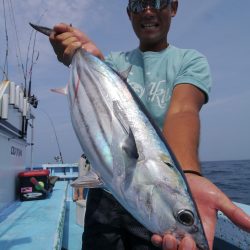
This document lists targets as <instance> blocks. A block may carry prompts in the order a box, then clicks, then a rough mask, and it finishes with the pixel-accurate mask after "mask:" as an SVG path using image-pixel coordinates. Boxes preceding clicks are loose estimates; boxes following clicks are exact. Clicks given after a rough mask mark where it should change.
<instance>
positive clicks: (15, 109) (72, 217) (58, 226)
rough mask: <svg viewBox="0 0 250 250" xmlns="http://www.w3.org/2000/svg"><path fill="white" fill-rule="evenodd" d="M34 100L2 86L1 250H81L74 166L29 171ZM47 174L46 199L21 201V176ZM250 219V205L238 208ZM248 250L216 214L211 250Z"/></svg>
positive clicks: (248, 238) (15, 87)
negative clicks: (51, 181)
mask: <svg viewBox="0 0 250 250" xmlns="http://www.w3.org/2000/svg"><path fill="white" fill-rule="evenodd" d="M36 106H37V100H36V98H35V96H34V95H31V94H30V91H26V88H25V87H24V86H23V85H22V84H17V83H14V82H12V81H10V80H8V79H7V77H6V79H5V80H3V81H1V83H0V159H1V160H0V249H1V250H9V249H11V250H24V249H25V250H29V249H30V250H31V249H32V250H33V249H36V250H48V249H56V250H66V249H68V250H79V249H81V238H82V233H83V230H84V229H83V228H84V215H85V209H86V200H78V201H76V202H73V199H72V195H73V189H72V187H71V185H70V183H71V182H72V181H73V180H74V179H75V178H76V177H77V176H78V163H73V164H72V163H69V164H60V163H56V164H42V165H41V166H32V165H31V166H27V164H26V161H25V158H26V153H27V152H26V151H27V149H28V147H32V146H33V142H32V141H31V142H28V141H27V133H28V130H29V129H30V130H31V131H32V127H33V122H34V119H35V116H34V114H33V112H32V109H33V108H36ZM26 170H32V171H34V170H35V171H41V170H49V171H50V175H51V176H57V177H59V181H57V182H56V183H55V185H54V187H53V191H52V192H50V194H48V196H47V197H46V198H45V199H39V200H36V199H34V200H30V201H23V202H22V201H20V199H19V197H20V193H19V192H17V190H20V189H19V184H20V178H19V177H18V176H19V173H20V172H23V171H26ZM236 205H237V206H239V207H241V208H242V209H243V210H244V211H245V212H246V213H248V214H249V215H250V206H249V205H246V204H241V203H236ZM237 249H238V250H239V249H241V250H250V234H249V233H246V232H244V231H242V230H241V229H239V228H238V227H237V226H235V225H234V224H232V223H231V222H230V220H229V219H228V218H227V217H226V216H225V215H223V214H222V213H220V212H219V213H218V223H217V228H216V235H215V244H214V250H237Z"/></svg>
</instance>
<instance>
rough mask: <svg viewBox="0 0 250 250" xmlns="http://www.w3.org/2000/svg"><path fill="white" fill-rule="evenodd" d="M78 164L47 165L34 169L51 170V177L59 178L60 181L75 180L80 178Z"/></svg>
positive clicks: (34, 168)
mask: <svg viewBox="0 0 250 250" xmlns="http://www.w3.org/2000/svg"><path fill="white" fill-rule="evenodd" d="M78 166H79V164H78V163H66V164H60V163H55V164H51V163H47V164H42V165H40V166H34V167H33V168H32V169H33V170H36V169H48V170H50V175H52V176H58V177H59V178H60V180H74V179H76V178H77V177H78Z"/></svg>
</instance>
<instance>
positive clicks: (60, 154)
mask: <svg viewBox="0 0 250 250" xmlns="http://www.w3.org/2000/svg"><path fill="white" fill-rule="evenodd" d="M39 110H40V111H42V112H43V113H44V114H45V115H46V116H47V117H48V119H49V121H50V124H51V127H52V128H53V132H54V135H55V139H56V143H57V148H58V151H59V156H60V160H61V163H62V164H63V156H62V151H61V147H60V144H59V140H58V137H57V133H56V128H55V125H54V123H53V120H52V118H51V117H50V115H49V114H48V113H47V112H46V111H45V110H43V109H41V108H40V109H39Z"/></svg>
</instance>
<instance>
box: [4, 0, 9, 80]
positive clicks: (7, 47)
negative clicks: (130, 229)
mask: <svg viewBox="0 0 250 250" xmlns="http://www.w3.org/2000/svg"><path fill="white" fill-rule="evenodd" d="M3 16H4V28H5V39H6V51H5V60H4V66H3V72H5V76H6V80H7V79H8V55H9V38H8V31H7V18H6V7H5V1H4V0H3Z"/></svg>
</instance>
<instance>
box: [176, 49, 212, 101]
mask: <svg viewBox="0 0 250 250" xmlns="http://www.w3.org/2000/svg"><path fill="white" fill-rule="evenodd" d="M181 65H182V66H181V67H180V70H179V72H178V75H177V77H176V79H175V81H174V86H176V85H178V84H183V83H187V84H192V85H194V86H196V87H198V88H199V89H200V90H201V91H203V92H204V94H205V96H206V102H207V101H208V99H209V93H210V91H211V85H212V79H211V73H210V67H209V64H208V62H207V59H206V57H205V56H203V55H202V54H201V53H199V52H198V51H196V50H188V51H186V53H184V55H183V61H182V64H181Z"/></svg>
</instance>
